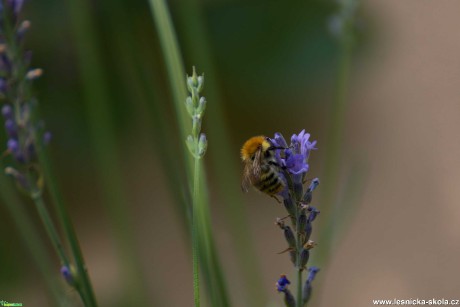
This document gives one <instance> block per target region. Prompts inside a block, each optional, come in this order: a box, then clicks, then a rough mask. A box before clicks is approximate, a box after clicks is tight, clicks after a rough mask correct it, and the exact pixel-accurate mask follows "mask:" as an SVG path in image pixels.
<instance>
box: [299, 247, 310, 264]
mask: <svg viewBox="0 0 460 307" xmlns="http://www.w3.org/2000/svg"><path fill="white" fill-rule="evenodd" d="M309 258H310V250H309V249H306V248H303V249H302V251H301V252H300V267H299V269H303V268H305V266H306V265H307V263H308V259H309Z"/></svg>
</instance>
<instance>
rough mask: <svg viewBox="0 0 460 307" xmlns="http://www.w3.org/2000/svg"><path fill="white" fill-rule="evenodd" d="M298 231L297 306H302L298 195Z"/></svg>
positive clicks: (297, 207)
mask: <svg viewBox="0 0 460 307" xmlns="http://www.w3.org/2000/svg"><path fill="white" fill-rule="evenodd" d="M295 199H296V218H295V219H296V233H297V242H296V243H297V299H296V305H297V307H302V268H301V258H300V257H301V255H302V234H301V233H302V229H300V223H299V222H298V221H299V216H300V214H301V212H300V209H299V206H298V205H297V204H298V203H299V201H298V197H297V195H296V198H295Z"/></svg>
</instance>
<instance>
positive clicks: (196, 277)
mask: <svg viewBox="0 0 460 307" xmlns="http://www.w3.org/2000/svg"><path fill="white" fill-rule="evenodd" d="M197 143H198V141H197ZM196 147H197V148H198V144H197V145H196ZM197 151H198V150H197ZM199 180H200V159H199V158H195V169H194V174H193V213H192V244H193V247H192V248H193V251H192V253H193V295H194V298H195V307H199V306H200V267H199V241H198V240H199V235H198V223H197V220H198V211H199V208H198V206H199V202H198V199H199V191H200V190H199Z"/></svg>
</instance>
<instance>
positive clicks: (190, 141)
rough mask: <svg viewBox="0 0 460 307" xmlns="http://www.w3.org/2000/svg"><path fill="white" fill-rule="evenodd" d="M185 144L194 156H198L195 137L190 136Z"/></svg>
mask: <svg viewBox="0 0 460 307" xmlns="http://www.w3.org/2000/svg"><path fill="white" fill-rule="evenodd" d="M185 143H186V144H187V148H188V150H189V151H190V152H191V153H192V154H193V155H195V154H196V152H195V151H196V148H195V140H194V139H193V136H191V135H189V136H188V137H187V140H186V141H185Z"/></svg>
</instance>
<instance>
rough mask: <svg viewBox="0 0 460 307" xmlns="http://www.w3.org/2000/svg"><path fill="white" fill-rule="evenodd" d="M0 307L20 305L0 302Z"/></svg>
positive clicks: (20, 304) (18, 304)
mask: <svg viewBox="0 0 460 307" xmlns="http://www.w3.org/2000/svg"><path fill="white" fill-rule="evenodd" d="M0 306H22V303H8V302H7V301H0Z"/></svg>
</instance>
